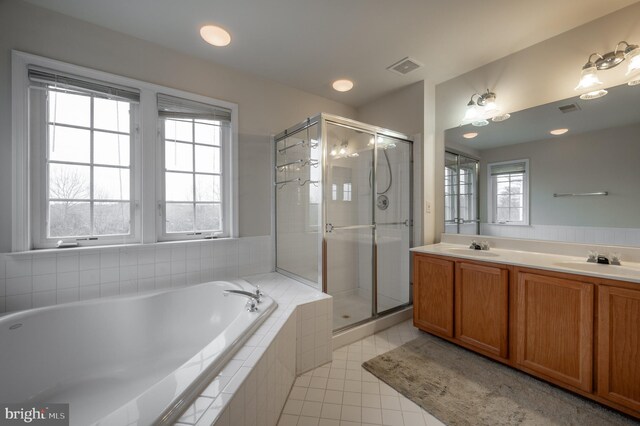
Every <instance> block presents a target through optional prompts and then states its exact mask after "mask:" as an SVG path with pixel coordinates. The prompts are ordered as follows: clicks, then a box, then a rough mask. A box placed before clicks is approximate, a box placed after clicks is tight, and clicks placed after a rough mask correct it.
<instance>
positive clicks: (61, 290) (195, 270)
mask: <svg viewBox="0 0 640 426" xmlns="http://www.w3.org/2000/svg"><path fill="white" fill-rule="evenodd" d="M271 247H272V242H271V237H270V236H261V237H243V238H237V239H224V240H204V241H188V242H172V243H157V244H145V245H127V246H121V247H104V248H86V249H67V250H61V251H59V252H55V251H54V252H52V251H50V250H47V251H42V252H38V251H33V252H28V253H19V254H8V253H7V254H0V313H2V312H12V311H19V310H23V309H29V308H37V307H42V306H49V305H55V304H60V303H66V302H73V301H77V300H86V299H93V298H98V297H107V296H114V295H118V294H133V293H137V292H142V291H148V290H154V289H162V288H169V287H180V286H184V285H187V284H198V283H202V282H207V281H213V280H224V279H233V278H238V277H241V276H246V275H252V274H257V273H262V272H270V271H272V270H273V254H272V248H271Z"/></svg>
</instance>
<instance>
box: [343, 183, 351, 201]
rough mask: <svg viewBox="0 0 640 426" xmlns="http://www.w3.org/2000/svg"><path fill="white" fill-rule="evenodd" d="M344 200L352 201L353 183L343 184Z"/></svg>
mask: <svg viewBox="0 0 640 426" xmlns="http://www.w3.org/2000/svg"><path fill="white" fill-rule="evenodd" d="M342 200H343V201H351V183H343V184H342Z"/></svg>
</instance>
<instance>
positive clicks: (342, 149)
mask: <svg viewBox="0 0 640 426" xmlns="http://www.w3.org/2000/svg"><path fill="white" fill-rule="evenodd" d="M346 153H347V149H346V148H345V147H342V148H340V155H345V154H346Z"/></svg>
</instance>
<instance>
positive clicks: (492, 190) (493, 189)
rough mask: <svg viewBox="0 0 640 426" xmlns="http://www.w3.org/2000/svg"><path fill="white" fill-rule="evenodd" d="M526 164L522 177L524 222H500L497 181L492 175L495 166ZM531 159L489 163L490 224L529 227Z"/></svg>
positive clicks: (488, 200)
mask: <svg viewBox="0 0 640 426" xmlns="http://www.w3.org/2000/svg"><path fill="white" fill-rule="evenodd" d="M515 163H524V175H523V177H522V219H523V220H522V221H520V222H511V221H507V222H498V221H497V220H496V217H497V205H498V197H497V196H498V194H497V180H496V179H495V177H494V176H492V174H491V168H492V167H493V166H502V165H507V164H515ZM530 174H531V173H530V168H529V159H526V158H525V159H519V160H509V161H500V162H493V163H487V216H488V223H490V224H492V225H502V226H529V224H530V222H529V205H530V203H529V180H530Z"/></svg>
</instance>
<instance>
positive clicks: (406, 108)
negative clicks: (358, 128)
mask: <svg viewBox="0 0 640 426" xmlns="http://www.w3.org/2000/svg"><path fill="white" fill-rule="evenodd" d="M423 97H424V81H419V82H417V83H414V84H411V85H409V86H405V87H403V88H401V89H399V90H396V91H394V92H391V93H388V94H387V95H385V96H383V97H381V98H378V99H376V100H374V101H372V102H369V103H368V104H366V105H363V106H361V107H360V108H358V111H357V119H358V121H362V122H363V123H369V124H373V125H376V126H379V127H383V128H385V129H390V130H395V131H397V132H400V133H404V134H405V135H408V136H413V135H416V134H422V132H423V125H424V104H423Z"/></svg>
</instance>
